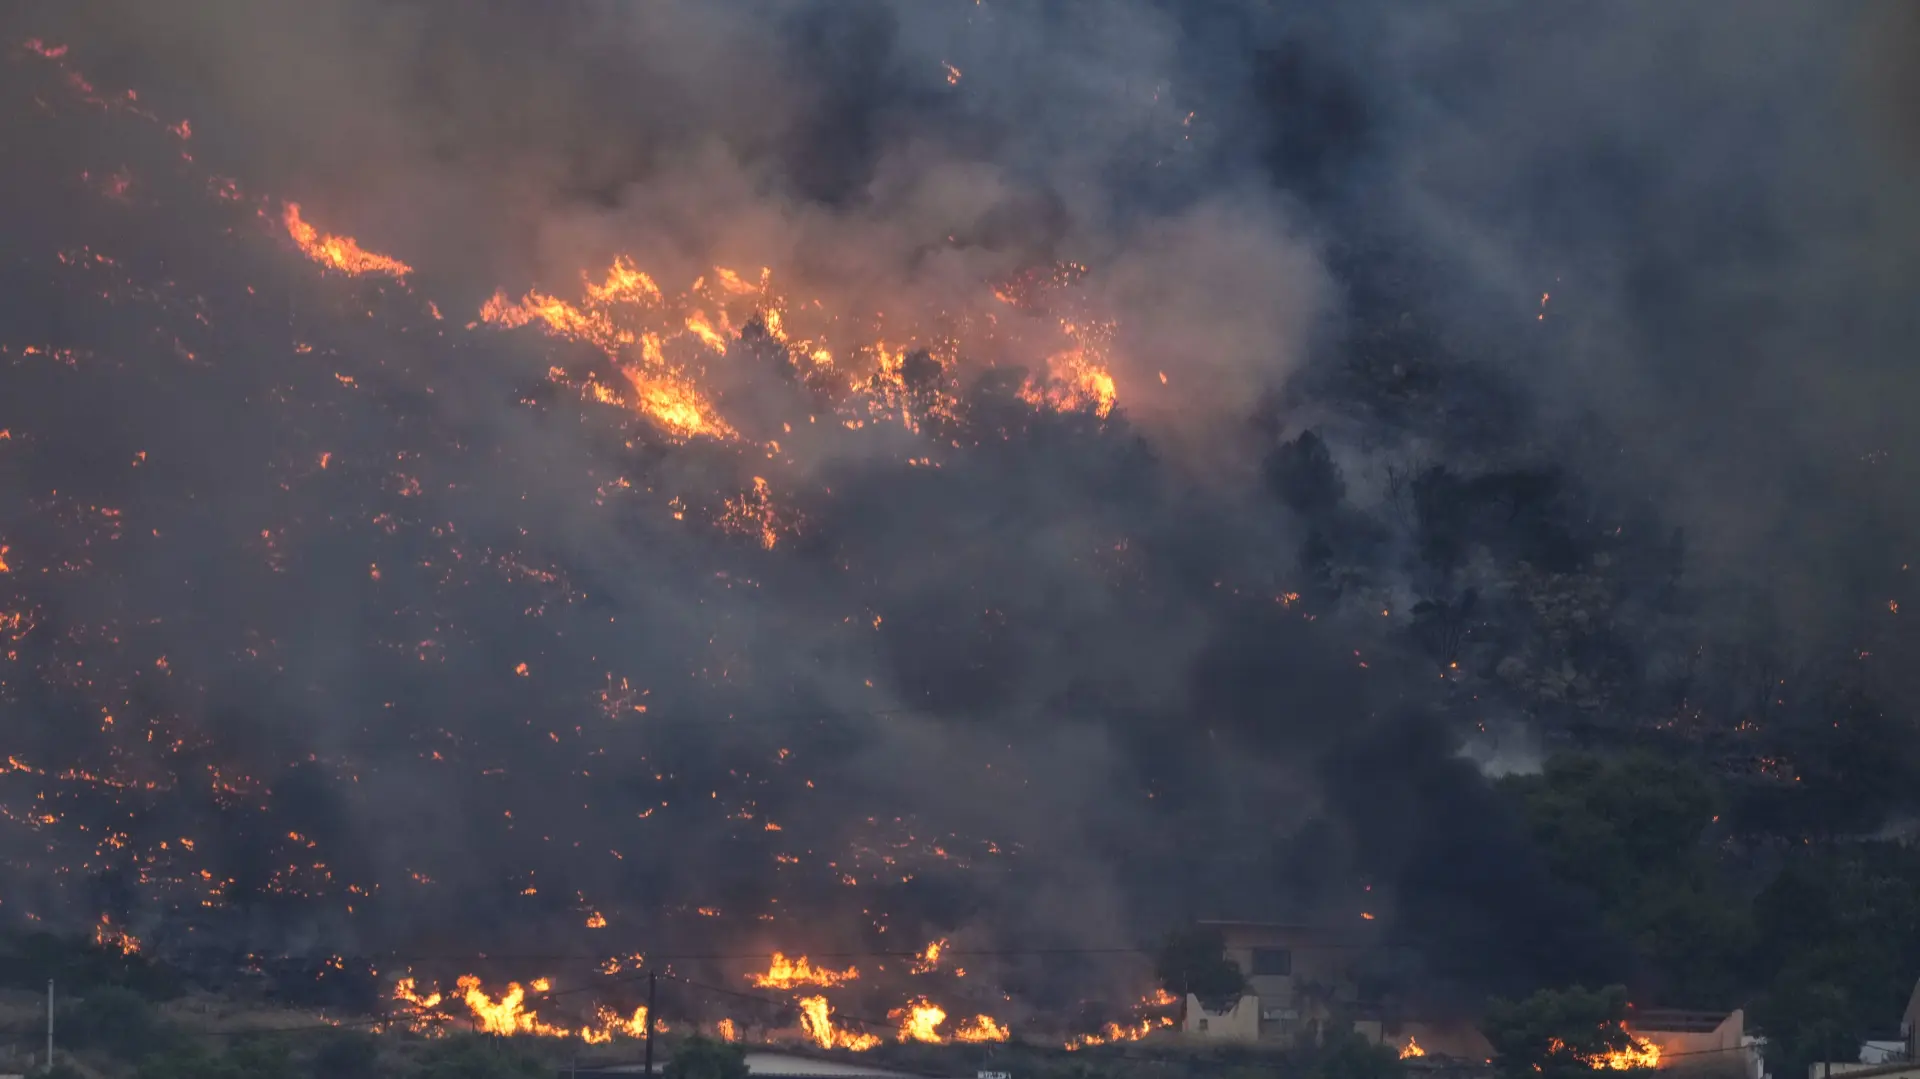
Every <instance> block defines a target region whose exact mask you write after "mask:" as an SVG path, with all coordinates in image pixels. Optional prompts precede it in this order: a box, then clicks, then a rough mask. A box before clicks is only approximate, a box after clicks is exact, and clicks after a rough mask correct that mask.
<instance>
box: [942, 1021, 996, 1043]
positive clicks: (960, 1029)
mask: <svg viewBox="0 0 1920 1079" xmlns="http://www.w3.org/2000/svg"><path fill="white" fill-rule="evenodd" d="M1007 1037H1008V1031H1007V1028H1006V1027H1005V1026H1003V1025H1001V1024H1000V1023H998V1022H995V1021H994V1018H993V1017H992V1016H990V1015H976V1016H974V1017H973V1018H972V1019H966V1020H963V1021H961V1023H960V1025H959V1026H957V1027H955V1028H953V1040H954V1041H957V1042H1003V1041H1006V1040H1007Z"/></svg>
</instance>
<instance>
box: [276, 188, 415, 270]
mask: <svg viewBox="0 0 1920 1079" xmlns="http://www.w3.org/2000/svg"><path fill="white" fill-rule="evenodd" d="M282 220H283V221H284V222H285V223H286V226H287V235H289V236H291V237H293V242H294V243H295V244H297V245H299V247H300V250H301V251H302V252H304V253H305V254H306V256H307V257H308V258H310V259H312V260H313V261H315V262H317V263H319V264H320V265H322V266H326V267H329V268H331V269H335V270H339V271H340V272H341V273H347V274H353V275H355V276H359V275H361V274H386V275H388V276H390V277H405V276H406V275H408V274H410V273H412V272H413V267H411V266H409V265H407V264H406V263H404V262H401V261H400V260H399V259H396V258H389V257H388V256H386V255H377V254H374V253H373V252H371V251H368V250H365V249H364V248H362V247H361V246H360V245H359V243H357V242H356V241H355V240H354V239H353V238H352V237H349V236H332V235H329V234H327V233H323V232H321V231H320V230H319V229H316V228H314V227H313V226H312V225H309V224H307V223H306V221H304V220H302V219H301V217H300V204H299V203H297V202H289V203H287V208H286V212H285V214H284V215H283V216H282Z"/></svg>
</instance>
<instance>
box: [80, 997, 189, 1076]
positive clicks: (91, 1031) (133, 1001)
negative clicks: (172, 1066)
mask: <svg viewBox="0 0 1920 1079" xmlns="http://www.w3.org/2000/svg"><path fill="white" fill-rule="evenodd" d="M54 1031H55V1033H56V1035H58V1036H59V1039H60V1041H61V1043H62V1044H65V1045H69V1046H72V1047H74V1048H78V1049H102V1050H105V1051H106V1052H109V1053H112V1054H113V1055H115V1056H117V1057H119V1058H121V1059H122V1060H136V1059H139V1058H140V1057H144V1056H148V1055H150V1054H152V1053H154V1052H156V1051H158V1050H161V1049H164V1048H166V1046H167V1044H168V1043H169V1042H170V1041H171V1040H172V1032H171V1031H170V1030H168V1029H167V1027H166V1025H165V1024H164V1023H162V1022H161V1020H160V1017H159V1015H157V1014H156V1013H155V1012H154V1009H153V1005H152V1003H151V1002H149V1001H148V1000H147V998H146V997H144V996H141V995H140V994H139V993H136V992H134V991H133V990H131V989H123V988H121V987H119V986H103V987H101V988H99V989H95V990H93V991H91V992H89V993H88V994H87V995H86V996H84V997H82V998H80V999H79V1000H76V1001H74V1002H72V1003H71V1004H68V1005H67V1006H66V1007H63V1008H61V1009H59V1011H58V1013H57V1014H56V1016H55V1018H54Z"/></svg>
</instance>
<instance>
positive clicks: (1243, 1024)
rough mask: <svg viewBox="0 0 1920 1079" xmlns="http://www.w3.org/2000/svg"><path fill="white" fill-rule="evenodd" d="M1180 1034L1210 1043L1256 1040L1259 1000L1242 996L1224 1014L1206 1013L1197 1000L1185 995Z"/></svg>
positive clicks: (1204, 1007) (1205, 1009) (1258, 1035)
mask: <svg viewBox="0 0 1920 1079" xmlns="http://www.w3.org/2000/svg"><path fill="white" fill-rule="evenodd" d="M1184 1011H1185V1014H1184V1015H1182V1017H1181V1021H1180V1032H1181V1033H1182V1034H1191V1035H1193V1036H1194V1037H1196V1038H1206V1039H1209V1040H1214V1041H1230V1042H1257V1041H1259V1040H1260V998H1259V997H1256V996H1252V995H1248V996H1243V997H1241V998H1240V999H1238V1000H1236V1001H1234V1002H1233V1006H1232V1007H1231V1008H1228V1009H1227V1010H1226V1011H1224V1012H1211V1011H1208V1010H1207V1008H1206V1005H1204V1004H1201V1003H1200V998H1199V997H1196V996H1194V995H1193V994H1192V993H1188V994H1187V1006H1186V1008H1185V1010H1184Z"/></svg>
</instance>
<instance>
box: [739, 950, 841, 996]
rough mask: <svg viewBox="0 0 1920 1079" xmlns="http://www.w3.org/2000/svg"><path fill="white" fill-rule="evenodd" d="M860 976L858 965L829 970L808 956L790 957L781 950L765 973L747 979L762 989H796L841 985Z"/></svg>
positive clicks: (774, 954)
mask: <svg viewBox="0 0 1920 1079" xmlns="http://www.w3.org/2000/svg"><path fill="white" fill-rule="evenodd" d="M859 976H860V970H859V968H858V967H848V968H847V969H845V970H829V969H827V968H826V967H816V966H814V965H812V964H811V963H809V962H807V957H806V956H804V955H803V956H801V957H800V958H798V959H788V958H787V957H786V956H785V955H784V954H782V953H780V952H775V953H773V960H772V961H771V963H769V964H768V967H767V972H766V973H765V974H749V975H747V980H748V981H749V982H752V983H753V984H754V985H756V986H759V987H760V988H762V989H794V988H797V987H799V986H802V985H821V986H826V985H839V984H841V983H843V982H850V981H852V980H854V979H855V978H858V977H859Z"/></svg>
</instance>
